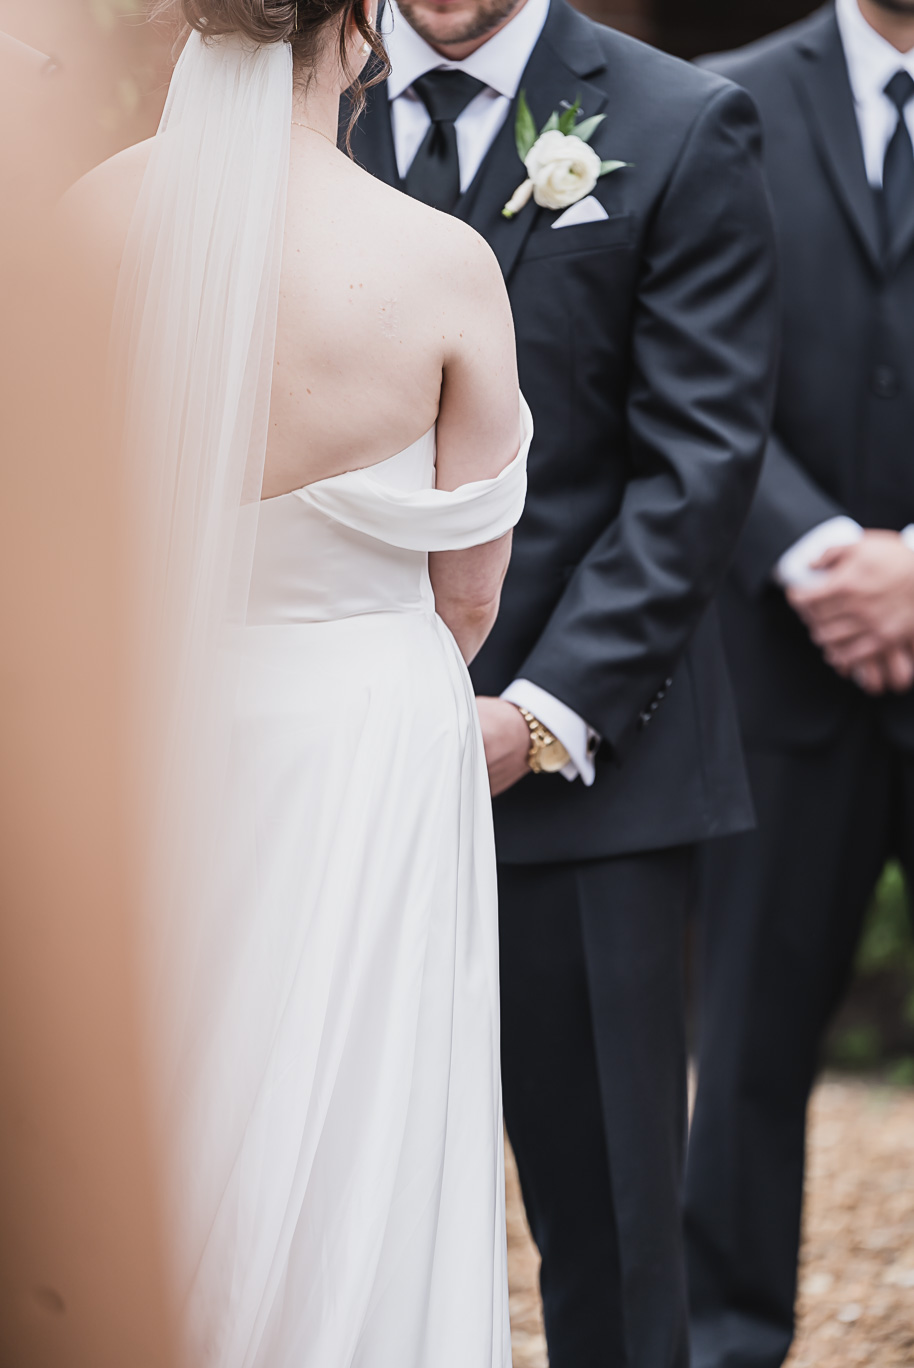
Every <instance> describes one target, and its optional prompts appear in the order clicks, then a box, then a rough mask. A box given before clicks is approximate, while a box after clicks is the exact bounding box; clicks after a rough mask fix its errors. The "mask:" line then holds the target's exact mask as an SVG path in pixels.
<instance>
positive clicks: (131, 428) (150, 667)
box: [113, 33, 292, 1291]
mask: <svg viewBox="0 0 914 1368" xmlns="http://www.w3.org/2000/svg"><path fill="white" fill-rule="evenodd" d="M291 117H292V53H291V48H290V46H289V45H288V44H286V43H282V44H275V45H270V46H260V47H257V46H253V45H251V44H250V43H247V42H245V41H243V40H241V39H239V38H235V37H219V38H215V39H212V40H208V41H203V40H202V39H201V37H200V35H199V34H197V33H193V34H192V35H191V37H190V38H189V40H188V42H187V45H186V47H185V49H184V51H183V54H182V56H181V58H180V60H179V62H178V65H177V68H176V70H175V73H174V78H173V80H172V84H171V89H170V93H169V97H168V103H167V106H166V110H165V114H164V117H163V119H162V123H161V127H160V129H159V132H158V135H157V137H156V138H155V139H154V141H153V143H152V147H151V153H150V157H149V162H148V169H147V170H146V172H145V176H144V180H143V184H142V190H141V193H140V196H139V201H138V204H137V209H136V213H135V216H134V220H133V223H132V227H131V229H130V233H129V240H128V242H127V248H126V254H125V258H124V262H123V267H122V271H121V277H120V287H119V293H118V299H117V305H116V312H115V322H114V332H113V338H114V347H113V366H114V380H115V385H116V397H117V404H118V412H119V414H120V423H121V429H122V437H123V447H124V452H125V457H126V459H125V469H126V471H127V481H126V485H127V503H128V508H127V515H126V517H125V526H126V527H127V529H128V533H129V536H130V540H131V545H130V557H129V558H130V561H131V563H132V565H134V566H135V568H136V572H137V573H136V578H135V591H136V592H135V597H134V599H133V623H134V626H135V629H136V631H135V643H134V644H135V650H134V652H133V656H134V662H135V665H136V671H135V674H136V677H137V679H138V681H139V687H138V689H137V691H136V693H137V698H138V713H137V714H135V720H136V728H135V730H136V731H137V732H138V734H139V735H140V737H141V745H140V746H139V747H138V748H137V751H136V753H135V763H136V766H137V768H138V769H139V770H140V771H141V772H142V773H143V774H144V775H145V776H146V778H147V779H149V778H150V777H151V779H152V782H151V783H148V784H147V793H148V798H149V802H148V812H149V819H148V831H147V833H146V834H145V836H144V842H143V843H144V845H145V847H146V851H147V868H148V878H147V888H146V893H147V897H146V902H147V906H148V923H149V924H148V928H147V930H148V932H149V934H148V937H147V941H146V946H147V950H146V960H147V963H146V966H145V968H146V970H147V981H148V982H149V983H150V991H149V1004H150V1041H151V1046H152V1064H153V1071H154V1076H155V1080H156V1085H157V1086H156V1092H155V1105H156V1109H157V1115H158V1120H159V1123H160V1125H161V1133H162V1139H163V1145H164V1147H165V1152H166V1155H167V1156H168V1157H170V1158H173V1159H179V1156H178V1155H177V1153H176V1149H177V1147H178V1146H179V1145H180V1144H181V1141H182V1135H183V1134H184V1132H185V1131H186V1129H187V1127H188V1126H190V1127H191V1128H193V1126H194V1124H195V1122H194V1118H193V1116H187V1115H181V1113H182V1111H185V1112H186V1110H187V1099H188V1098H189V1097H191V1096H192V1095H193V1079H194V1078H195V1077H196V1076H197V1074H198V1073H199V1071H200V1069H201V1067H202V1061H201V1060H199V1059H197V1060H194V1058H193V1057H192V1049H191V1054H190V1056H189V1054H188V1046H189V1045H190V1046H192V1044H193V1042H194V1040H195V1039H196V1038H197V1035H198V1031H197V1026H198V1024H199V1023H201V1022H205V1021H206V1018H207V1013H208V1012H209V1010H210V1002H209V1000H208V999H209V997H210V995H211V994H215V993H218V991H219V989H218V984H217V982H216V980H217V979H218V972H219V970H218V963H216V962H213V961H214V958H215V959H217V958H218V956H217V955H214V950H215V947H218V944H219V935H220V928H219V926H218V925H217V924H215V921H216V917H217V911H216V900H215V899H214V897H213V892H212V891H213V883H214V879H216V878H217V877H218V869H217V866H218V860H219V849H218V846H217V843H216V840H215V836H216V832H217V828H218V827H219V824H220V821H222V820H223V819H224V813H221V812H220V803H221V802H222V799H223V788H224V782H223V781H224V776H225V772H226V767H227V764H228V760H229V748H230V743H231V735H232V717H233V702H234V699H233V687H234V679H233V677H232V670H231V666H230V661H231V652H230V651H228V650H226V641H227V638H230V637H231V634H232V632H233V631H235V630H238V629H239V627H240V625H241V624H242V623H243V621H244V616H245V609H246V604H247V597H248V591H249V583H250V575H251V567H252V557H253V551H254V537H255V533H256V525H257V512H258V507H259V500H260V495H261V484H262V475H263V464H264V454H265V449H266V443H267V435H268V420H269V402H270V390H271V382H272V372H273V361H274V348H275V337H276V324H277V312H278V303H279V276H280V265H281V258H282V247H283V229H284V223H285V207H286V194H287V187H288V167H289V153H290V125H291ZM241 1067H242V1065H241V1061H239V1068H241ZM237 1124H238V1126H241V1125H243V1118H242V1117H238V1118H237ZM227 1129H230V1126H229V1125H227ZM236 1138H237V1137H233V1136H232V1135H230V1134H224V1135H222V1136H220V1137H208V1138H207V1142H206V1143H207V1145H208V1149H207V1150H206V1151H204V1152H206V1153H207V1162H208V1172H207V1173H206V1174H205V1175H200V1176H201V1180H202V1182H201V1189H207V1188H208V1191H206V1190H201V1191H197V1192H195V1193H194V1194H192V1195H191V1197H190V1198H188V1194H187V1193H186V1192H185V1193H182V1194H181V1195H180V1199H181V1201H182V1202H184V1201H185V1200H192V1201H193V1202H195V1203H197V1204H199V1205H200V1209H199V1210H198V1211H196V1212H182V1219H181V1222H180V1224H181V1225H182V1226H184V1227H185V1228H186V1229H187V1230H190V1231H191V1232H193V1231H194V1230H195V1229H198V1228H200V1227H201V1225H202V1226H205V1222H206V1214H205V1208H206V1204H207V1202H208V1201H211V1199H212V1198H213V1196H214V1194H216V1193H218V1191H219V1190H220V1187H222V1188H224V1185H225V1183H226V1182H227V1181H228V1171H227V1170H228V1167H229V1166H230V1165H231V1163H232V1158H233V1155H234V1154H235V1153H236V1150H237V1145H236V1143H235V1141H236ZM200 1139H201V1137H200V1136H199V1135H198V1136H196V1141H197V1142H199V1141H200ZM178 1167H180V1164H178ZM192 1244H193V1236H192V1238H191V1240H190V1242H186V1247H185V1248H183V1249H182V1250H176V1251H175V1258H176V1260H177V1261H178V1262H179V1263H180V1264H181V1265H182V1266H180V1267H176V1269H175V1272H176V1277H177V1280H178V1283H179V1285H180V1287H181V1288H182V1290H184V1291H186V1289H187V1286H188V1282H189V1279H190V1278H191V1277H192V1270H193V1265H194V1261H195V1258H196V1257H197V1254H198V1252H199V1251H195V1250H194V1249H193V1248H192Z"/></svg>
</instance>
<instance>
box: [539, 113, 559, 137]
mask: <svg viewBox="0 0 914 1368" xmlns="http://www.w3.org/2000/svg"><path fill="white" fill-rule="evenodd" d="M558 126H559V112H558V110H556V111H555V112H554V113H553V114H550V115H549V118H548V119H547V120H546V122H545V123H544V124H543V127H542V129H541V130H540V137H542V136H543V134H544V133H554V132H555V131H556V129H557V128H558Z"/></svg>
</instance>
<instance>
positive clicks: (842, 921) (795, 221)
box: [686, 0, 914, 1368]
mask: <svg viewBox="0 0 914 1368" xmlns="http://www.w3.org/2000/svg"><path fill="white" fill-rule="evenodd" d="M710 64H711V65H712V66H713V67H714V69H715V70H716V71H718V72H720V73H723V74H724V75H725V76H728V77H730V78H732V79H733V80H735V81H738V82H739V83H740V84H741V85H744V86H745V88H746V89H747V90H748V91H749V92H750V93H751V95H752V96H753V98H754V99H755V100H756V102H757V104H758V107H759V110H760V111H761V116H762V121H763V125H764V129H765V149H766V163H767V172H768V178H769V184H770V187H771V195H772V201H773V205H774V213H775V221H776V224H777V229H778V244H779V249H780V259H781V268H782V277H783V290H782V304H783V349H782V357H781V367H780V381H779V386H778V396H777V402H776V408H775V419H774V430H773V435H772V439H771V442H770V444H769V449H768V452H767V454H766V457H765V464H764V467H763V471H762V476H761V480H760V483H759V488H758V492H757V495H756V498H755V501H754V503H753V507H752V511H751V513H750V516H749V520H748V522H747V524H746V528H745V532H744V534H743V538H742V541H741V543H740V546H739V549H738V552H737V556H736V559H735V562H734V568H733V573H732V575H731V576H730V578H729V580H728V582H727V585H726V588H725V591H724V593H723V595H722V597H721V609H722V617H723V624H724V636H725V641H726V645H727V648H728V654H729V657H730V663H731V668H732V670H733V678H734V684H735V686H736V694H737V700H738V703H739V707H740V713H741V721H742V729H743V736H744V739H745V744H746V749H747V756H748V762H749V775H750V781H751V784H752V791H753V798H754V801H755V807H756V813H757V816H758V829H757V831H755V832H751V833H745V834H743V835H740V836H734V837H733V838H732V839H729V840H726V841H720V842H714V844H713V845H712V846H709V847H708V848H707V851H706V852H705V855H704V856H703V859H702V870H701V876H702V877H701V880H700V882H701V887H702V893H701V899H700V901H701V906H702V913H703V916H702V924H703V935H702V937H701V939H702V945H703V954H702V974H701V979H702V992H701V1005H702V1012H701V1015H702V1020H703V1029H702V1032H701V1036H702V1040H701V1049H700V1056H699V1058H700V1067H699V1084H698V1096H697V1100H696V1108H695V1119H694V1126H693V1130H692V1139H691V1143H690V1149H689V1168H688V1182H687V1189H686V1216H687V1237H688V1245H689V1251H688V1252H689V1275H690V1287H691V1293H692V1310H693V1359H694V1364H695V1368H777V1366H778V1365H779V1364H781V1363H782V1362H783V1360H784V1358H785V1357H786V1355H787V1352H788V1349H789V1347H790V1342H791V1338H792V1336H793V1323H794V1298H795V1294H796V1285H797V1255H798V1247H799V1240H800V1218H801V1211H802V1201H803V1163H804V1141H805V1124H806V1107H807V1102H808V1099H809V1093H810V1089H811V1086H812V1082H813V1078H814V1076H815V1071H816V1068H817V1064H818V1057H819V1050H820V1046H821V1042H822V1037H823V1035H824V1032H825V1029H826V1026H827V1024H828V1021H829V1019H830V1016H831V1014H832V1012H833V1010H834V1008H835V1007H836V1005H837V1003H838V1002H839V1001H840V998H841V996H842V993H843V991H844V988H845V986H846V984H847V981H848V978H849V976H850V973H851V968H852V964H853V958H854V952H855V948H856V945H857V942H858V940H859V935H860V929H861V926H862V922H863V916H864V912H865V910H866V906H867V903H868V900H869V897H870V894H871V892H872V889H873V886H874V884H875V883H876V881H877V879H878V878H879V874H880V872H881V870H882V867H883V865H884V864H885V861H886V859H887V858H888V857H889V856H890V855H894V856H898V857H899V858H900V859H902V860H903V861H904V863H905V866H906V868H907V871H908V873H909V876H910V875H911V874H914V691H912V689H911V682H912V679H914V660H912V641H914V137H912V135H914V0H838V3H837V5H833V4H830V5H828V6H827V7H826V8H825V9H822V10H820V11H819V12H818V13H816V14H814V15H813V16H812V17H811V18H809V19H806V20H804V21H803V22H802V23H801V24H798V25H796V26H795V27H793V28H790V29H787V30H786V31H784V32H782V33H778V34H776V35H774V36H773V37H770V38H767V39H765V40H764V41H763V42H761V43H756V44H754V45H753V46H751V47H749V48H746V49H744V50H743V51H742V52H737V53H730V54H727V55H725V56H719V57H716V58H714V59H713V60H712V62H711V63H710Z"/></svg>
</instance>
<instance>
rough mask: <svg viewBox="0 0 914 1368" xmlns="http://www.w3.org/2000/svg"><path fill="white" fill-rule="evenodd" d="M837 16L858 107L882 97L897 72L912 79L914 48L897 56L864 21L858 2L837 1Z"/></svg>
mask: <svg viewBox="0 0 914 1368" xmlns="http://www.w3.org/2000/svg"><path fill="white" fill-rule="evenodd" d="M836 15H837V19H838V28H839V29H840V32H841V43H842V45H843V47H844V56H845V59H846V61H847V71H848V75H849V77H850V83H851V90H852V91H853V93H854V100H855V101H856V103H857V104H858V105H866V104H869V103H871V102H872V101H873V100H876V99H879V98H881V97H883V96H884V92H885V88H886V86H887V85H888V83H889V81H890V80H891V79H892V77H893V76H894V75H895V72H896V71H900V70H901V69H902V68H904V69H905V70H907V71H909V72H910V73H911V75H912V76H914V48H912V49H911V51H910V52H899V51H898V49H897V48H894V47H892V44H891V43H889V42H888V41H887V40H886V39H885V38H883V37H882V35H881V34H879V33H877V32H876V30H875V29H874V28H872V27H871V26H870V25H869V24H868V23H867V21H866V20H865V19H864V17H863V15H862V14H861V13H860V6H859V5H858V4H857V0H837V7H836Z"/></svg>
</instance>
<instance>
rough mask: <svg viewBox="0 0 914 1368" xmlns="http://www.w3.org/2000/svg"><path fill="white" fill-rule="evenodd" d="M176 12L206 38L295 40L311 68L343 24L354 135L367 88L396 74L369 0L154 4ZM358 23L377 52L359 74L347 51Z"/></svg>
mask: <svg viewBox="0 0 914 1368" xmlns="http://www.w3.org/2000/svg"><path fill="white" fill-rule="evenodd" d="M175 13H178V14H179V15H182V16H183V18H184V20H185V22H186V23H187V24H188V25H189V26H190V28H194V29H196V30H197V32H198V33H202V34H203V35H204V37H209V38H215V37H217V36H218V35H220V34H226V33H239V34H241V36H242V37H244V38H249V39H250V40H251V42H253V43H290V44H291V45H292V52H293V54H294V56H295V57H296V58H297V59H298V61H299V62H300V63H301V64H302V66H304V67H305V68H308V67H310V66H313V65H314V63H315V62H316V61H317V60H318V58H319V57H320V56H321V54H322V52H323V49H324V43H325V42H326V40H327V31H328V29H329V27H330V26H331V25H333V26H334V27H337V26H338V29H339V39H338V42H339V58H340V66H341V69H342V71H343V74H344V75H347V76H352V77H353V79H352V83H351V86H350V89H349V92H348V95H347V101H348V105H349V132H350V133H351V131H352V128H353V126H354V125H355V122H356V120H357V119H358V117H359V115H360V114H361V112H362V109H363V108H364V106H365V93H366V91H368V90H369V89H370V88H371V87H372V86H373V85H377V84H378V83H379V82H380V81H383V80H386V78H387V76H388V74H389V72H390V63H389V62H388V60H387V52H386V51H385V48H384V41H383V39H382V38H381V35H380V34H379V33H378V31H377V29H376V28H375V27H374V25H373V24H372V22H371V20H370V19H369V17H368V6H367V4H366V3H364V0H157V3H156V4H155V5H154V7H153V14H154V15H167V14H175ZM353 22H354V23H355V26H356V28H357V29H358V31H359V33H360V34H361V36H362V38H363V39H364V41H365V42H366V43H367V45H368V47H369V48H370V49H371V53H372V55H371V56H370V57H369V59H368V64H367V66H366V68H365V71H366V72H367V73H368V74H367V75H366V74H365V73H364V72H363V74H362V75H361V76H359V77H355V76H354V74H353V73H352V72H351V70H350V68H349V57H348V51H347V44H348V35H349V26H350V23H353ZM347 142H348V135H347Z"/></svg>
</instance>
